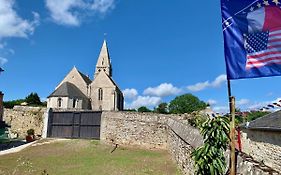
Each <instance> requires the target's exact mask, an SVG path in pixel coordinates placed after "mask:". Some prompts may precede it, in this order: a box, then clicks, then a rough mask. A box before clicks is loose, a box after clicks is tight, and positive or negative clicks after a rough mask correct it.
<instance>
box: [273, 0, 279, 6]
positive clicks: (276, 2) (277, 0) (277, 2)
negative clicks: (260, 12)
mask: <svg viewBox="0 0 281 175" xmlns="http://www.w3.org/2000/svg"><path fill="white" fill-rule="evenodd" d="M272 2H273V3H275V4H276V5H278V4H280V2H279V0H272Z"/></svg>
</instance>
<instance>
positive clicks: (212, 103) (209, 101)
mask: <svg viewBox="0 0 281 175" xmlns="http://www.w3.org/2000/svg"><path fill="white" fill-rule="evenodd" d="M207 103H208V104H209V105H215V104H217V101H216V100H213V99H209V100H208V101H207Z"/></svg>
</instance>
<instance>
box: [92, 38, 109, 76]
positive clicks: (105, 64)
mask: <svg viewBox="0 0 281 175" xmlns="http://www.w3.org/2000/svg"><path fill="white" fill-rule="evenodd" d="M101 71H104V72H105V73H106V74H107V75H108V76H109V77H112V67H111V62H110V57H109V53H108V48H107V43H106V40H104V41H103V44H102V48H101V51H100V55H99V58H98V61H97V64H96V70H95V75H94V78H96V76H97V75H98V74H99V73H100V72H101Z"/></svg>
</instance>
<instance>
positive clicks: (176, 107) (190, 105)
mask: <svg viewBox="0 0 281 175" xmlns="http://www.w3.org/2000/svg"><path fill="white" fill-rule="evenodd" d="M206 107H207V104H206V103H205V102H203V101H200V100H199V99H198V98H197V97H196V96H194V95H192V94H185V95H181V96H178V97H176V98H175V99H174V100H172V101H171V103H170V105H169V111H170V113H173V114H183V113H191V112H193V111H199V110H202V109H205V108H206Z"/></svg>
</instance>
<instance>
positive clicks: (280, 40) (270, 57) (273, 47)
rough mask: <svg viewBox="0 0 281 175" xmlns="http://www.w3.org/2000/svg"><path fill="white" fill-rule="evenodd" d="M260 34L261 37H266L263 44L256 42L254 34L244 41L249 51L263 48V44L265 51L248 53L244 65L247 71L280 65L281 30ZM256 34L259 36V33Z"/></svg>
mask: <svg viewBox="0 0 281 175" xmlns="http://www.w3.org/2000/svg"><path fill="white" fill-rule="evenodd" d="M262 33H263V35H266V34H267V35H268V40H267V41H266V40H265V41H263V42H264V43H260V41H259V40H257V36H256V34H252V35H251V36H248V37H247V39H246V43H247V47H250V49H252V48H260V47H264V44H266V49H265V50H261V51H257V52H252V53H249V52H248V54H247V63H246V68H247V69H251V68H253V67H257V68H258V67H261V66H266V65H271V64H281V29H277V30H273V31H269V32H262ZM258 34H259V36H260V33H258ZM249 43H250V44H249ZM250 45H251V46H250ZM246 50H249V49H246ZM252 50H254V49H252Z"/></svg>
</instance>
